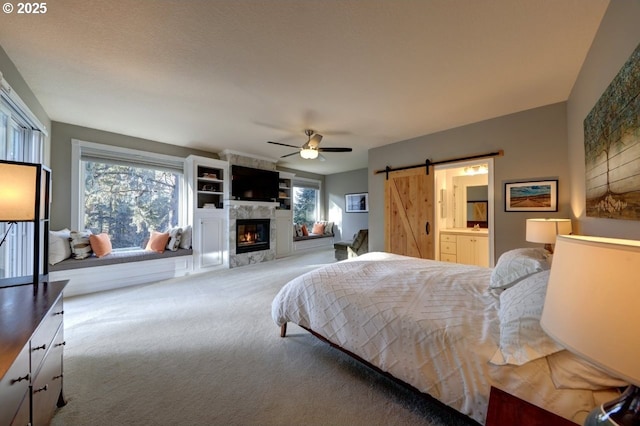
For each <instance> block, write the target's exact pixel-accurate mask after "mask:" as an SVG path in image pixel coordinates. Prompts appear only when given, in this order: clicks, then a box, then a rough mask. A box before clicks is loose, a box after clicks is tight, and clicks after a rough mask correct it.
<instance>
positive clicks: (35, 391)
mask: <svg viewBox="0 0 640 426" xmlns="http://www.w3.org/2000/svg"><path fill="white" fill-rule="evenodd" d="M48 389H49V385H44V386H43V387H41V388H40V389H34V390H33V393H34V394H35V393H38V392H42V391H47V390H48Z"/></svg>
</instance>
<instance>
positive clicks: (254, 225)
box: [236, 219, 270, 253]
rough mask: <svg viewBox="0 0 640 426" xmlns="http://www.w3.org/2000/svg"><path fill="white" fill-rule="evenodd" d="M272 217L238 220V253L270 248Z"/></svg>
mask: <svg viewBox="0 0 640 426" xmlns="http://www.w3.org/2000/svg"><path fill="white" fill-rule="evenodd" d="M269 227H270V219H237V220H236V253H248V252H251V251H258V250H269V247H270V246H269Z"/></svg>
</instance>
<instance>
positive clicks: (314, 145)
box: [307, 133, 322, 148]
mask: <svg viewBox="0 0 640 426" xmlns="http://www.w3.org/2000/svg"><path fill="white" fill-rule="evenodd" d="M321 141H322V135H319V134H317V133H316V134H315V135H313V136H311V139H309V142H307V144H308V145H309V146H311V147H312V148H317V147H318V145H320V142H321Z"/></svg>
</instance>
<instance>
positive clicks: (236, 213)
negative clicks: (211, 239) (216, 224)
mask: <svg viewBox="0 0 640 426" xmlns="http://www.w3.org/2000/svg"><path fill="white" fill-rule="evenodd" d="M228 203H229V267H230V268H236V267H238V266H245V265H250V264H253V263H262V262H268V261H270V260H274V259H275V258H276V206H277V205H278V203H265V202H253V201H234V200H230V201H229V202H228ZM237 219H269V220H270V222H269V250H259V251H252V252H249V253H236V220H237Z"/></svg>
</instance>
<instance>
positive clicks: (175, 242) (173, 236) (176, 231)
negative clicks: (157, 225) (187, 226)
mask: <svg viewBox="0 0 640 426" xmlns="http://www.w3.org/2000/svg"><path fill="white" fill-rule="evenodd" d="M167 232H168V233H169V241H167V250H171V251H176V250H178V249H179V248H180V241H181V240H182V228H169V230H168V231H167Z"/></svg>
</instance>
